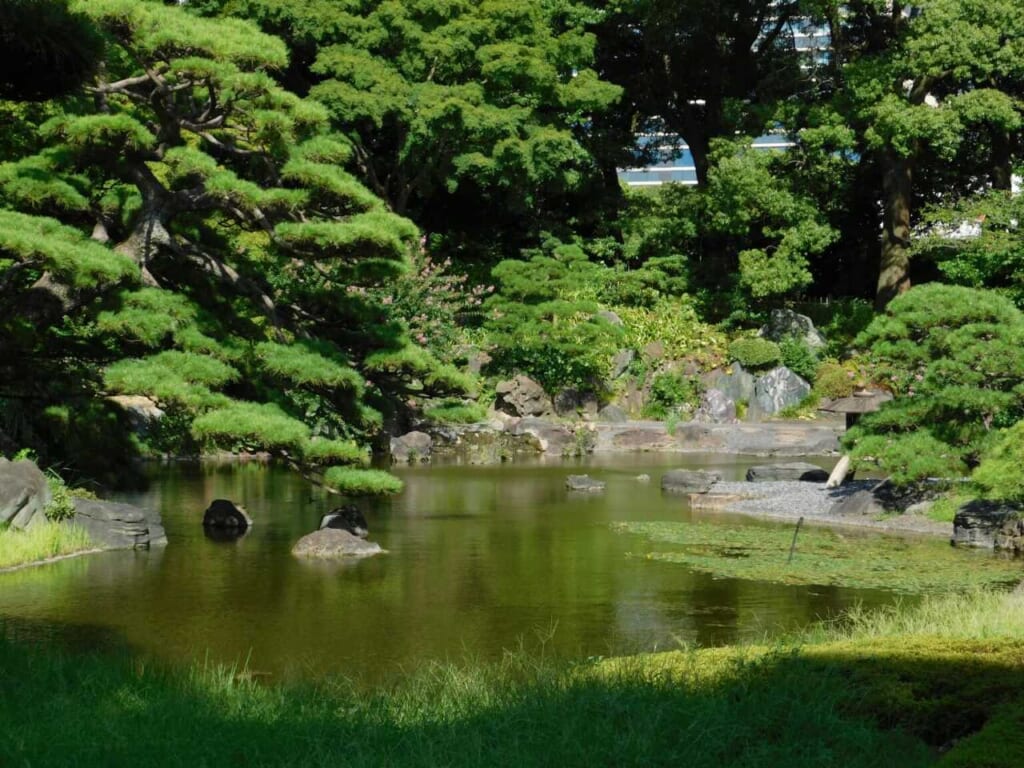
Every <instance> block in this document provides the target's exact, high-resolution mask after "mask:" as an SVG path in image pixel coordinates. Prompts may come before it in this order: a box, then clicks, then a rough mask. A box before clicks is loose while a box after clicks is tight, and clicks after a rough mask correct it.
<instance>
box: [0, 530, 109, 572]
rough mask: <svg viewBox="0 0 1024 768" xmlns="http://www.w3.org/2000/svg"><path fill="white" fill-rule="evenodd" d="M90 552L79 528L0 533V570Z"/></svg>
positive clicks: (86, 536) (87, 537)
mask: <svg viewBox="0 0 1024 768" xmlns="http://www.w3.org/2000/svg"><path fill="white" fill-rule="evenodd" d="M91 548H92V542H90V541H89V536H88V534H86V532H85V531H83V530H82V529H81V528H74V527H72V526H70V525H62V524H60V523H53V522H47V523H41V524H39V525H35V526H33V527H32V528H31V530H28V531H15V530H11V529H5V530H0V569H2V568H14V567H16V566H19V565H26V564H28V563H35V562H39V561H42V560H48V559H50V558H52V557H60V556H61V555H70V554H74V553H75V552H82V551H84V550H87V549H91Z"/></svg>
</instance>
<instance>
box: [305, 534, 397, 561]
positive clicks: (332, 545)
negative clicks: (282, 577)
mask: <svg viewBox="0 0 1024 768" xmlns="http://www.w3.org/2000/svg"><path fill="white" fill-rule="evenodd" d="M383 551H384V550H383V549H381V548H380V544H377V543H376V542H373V541H366V539H361V538H359V537H358V536H353V535H352V534H351V533H349V532H348V531H343V530H341V529H340V528H321V529H320V530H319V531H313V533H310V534H307V535H305V536H303V537H302V538H301V539H299V540H298V541H297V542H296V543H295V546H294V547H292V554H293V555H295V556H296V557H316V558H325V559H334V558H345V557H371V556H373V555H379V554H381V553H382V552H383Z"/></svg>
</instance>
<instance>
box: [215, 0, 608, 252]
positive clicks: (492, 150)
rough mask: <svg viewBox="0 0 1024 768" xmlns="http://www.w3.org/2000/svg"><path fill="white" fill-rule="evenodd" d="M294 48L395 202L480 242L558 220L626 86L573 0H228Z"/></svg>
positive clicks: (358, 167)
mask: <svg viewBox="0 0 1024 768" xmlns="http://www.w3.org/2000/svg"><path fill="white" fill-rule="evenodd" d="M222 12H224V13H231V14H234V15H240V16H244V17H246V18H253V19H257V20H258V21H259V22H260V23H261V24H262V25H263V27H264V29H267V30H272V31H274V32H275V33H279V34H281V35H282V36H283V37H284V38H285V39H286V40H288V42H289V45H290V46H291V48H292V50H293V51H294V52H295V55H296V64H295V66H293V68H292V70H291V72H290V75H289V77H290V78H291V79H290V81H289V82H291V83H292V84H293V87H296V88H303V87H308V88H310V93H311V94H312V95H313V96H314V97H315V98H317V99H318V100H319V101H321V102H322V103H323V104H324V105H326V107H327V108H328V110H329V113H330V116H331V120H332V125H333V126H334V127H335V129H336V130H338V131H340V132H342V133H343V134H344V135H345V136H346V137H347V138H348V139H349V141H350V142H351V146H352V151H353V157H352V167H353V168H354V169H355V171H356V172H357V173H358V175H359V177H360V179H361V180H362V181H363V182H364V183H365V184H366V185H367V186H368V187H369V188H370V189H371V190H372V191H373V192H374V193H376V194H377V195H379V196H380V197H381V198H383V199H384V200H386V201H387V202H388V204H389V206H390V207H391V209H392V210H393V211H395V212H397V213H401V214H404V215H408V216H410V217H411V218H413V220H415V221H416V222H417V223H418V224H419V225H420V226H421V227H423V228H424V229H426V230H427V231H428V232H431V233H442V232H443V233H447V234H448V237H449V239H450V240H453V241H455V242H466V241H467V240H468V241H469V245H470V246H472V247H475V248H489V247H490V248H494V247H498V248H499V249H500V248H501V246H502V245H503V241H510V243H509V244H508V245H507V246H506V247H505V248H504V250H505V251H506V252H509V253H515V252H516V250H517V249H518V247H519V245H521V244H522V243H524V242H529V238H530V237H531V236H533V237H536V235H537V233H538V232H539V231H540V230H541V229H542V228H543V227H544V226H545V225H547V226H549V227H554V226H563V225H564V224H565V223H566V222H565V219H566V218H568V217H571V216H572V215H573V205H572V204H573V202H574V201H575V203H576V209H577V210H578V209H584V210H585V207H586V206H585V205H584V204H582V201H581V198H580V195H581V193H582V192H583V191H585V190H586V189H587V184H588V182H589V180H590V179H591V178H592V177H593V176H595V174H596V173H597V168H596V166H595V164H594V162H593V159H592V158H591V156H590V155H589V153H588V152H587V151H586V150H585V149H584V147H583V146H582V144H581V139H583V138H584V136H585V134H586V132H587V128H588V124H589V121H590V118H591V115H592V114H593V113H594V112H595V111H599V110H602V109H604V108H606V107H607V106H608V105H609V104H611V103H612V102H614V101H615V99H617V98H618V95H619V89H618V88H617V87H616V86H614V85H611V84H609V83H606V82H602V81H601V80H600V79H599V78H598V77H597V75H596V74H595V73H594V71H593V70H592V69H591V68H590V67H591V63H592V59H593V49H594V45H595V39H594V36H593V34H591V33H589V32H587V31H586V29H585V28H586V25H587V23H588V22H590V21H591V20H592V19H593V18H594V13H593V12H591V11H588V10H587V9H586V8H584V7H583V6H581V5H580V4H578V3H576V2H574V1H573V0H555V1H553V2H547V1H545V2H541V1H539V0H429V1H426V0H424V1H423V2H395V1H394V0H387V1H384V2H382V1H381V0H365V1H363V2H353V3H345V4H338V3H329V2H312V3H293V2H288V1H287V0H228V1H227V2H226V3H224V4H223V9H222Z"/></svg>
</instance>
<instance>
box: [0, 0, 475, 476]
mask: <svg viewBox="0 0 1024 768" xmlns="http://www.w3.org/2000/svg"><path fill="white" fill-rule="evenodd" d="M72 8H73V9H75V10H78V11H80V12H82V13H84V14H87V15H88V16H89V17H90V18H91V19H92V20H93V21H94V23H95V24H96V25H97V26H98V27H100V28H101V29H102V30H103V31H104V33H105V35H106V36H107V57H106V61H105V63H104V64H103V65H102V67H101V68H100V71H99V74H98V76H97V77H96V79H95V81H94V82H93V83H92V84H91V85H90V86H89V87H88V88H87V92H88V94H87V96H83V97H80V98H78V99H75V100H72V101H70V102H68V103H67V104H66V105H65V107H64V108H63V109H59V110H55V111H56V114H55V115H54V116H53V117H51V118H50V119H48V120H47V121H46V122H44V123H42V124H41V125H40V126H39V127H38V142H39V143H38V146H37V147H36V151H35V152H34V153H32V154H28V155H27V156H22V157H18V158H14V159H11V160H10V161H9V162H6V163H4V164H2V165H0V200H2V203H3V205H4V206H5V207H6V208H8V209H9V210H8V211H4V212H2V213H0V216H2V220H0V291H2V294H3V295H2V299H3V301H4V303H5V305H6V306H8V307H10V308H11V309H12V311H9V312H5V313H4V317H3V319H2V320H0V324H2V327H0V360H3V361H5V363H4V367H5V369H6V370H5V371H4V374H5V375H4V377H3V378H4V380H5V384H6V387H7V389H8V391H7V392H6V395H7V396H8V397H14V398H22V399H25V400H27V402H29V403H31V404H32V406H31V408H29V409H27V410H26V411H25V412H26V413H29V412H31V413H32V414H36V415H38V414H42V418H52V417H54V415H55V414H56V415H57V416H58V417H60V418H64V419H65V420H67V419H68V418H71V416H69V415H68V412H67V410H66V409H65V410H63V411H61V412H60V413H58V412H57V411H54V410H53V409H52V408H50V409H49V410H47V408H48V406H52V405H54V404H55V403H56V402H59V401H66V400H67V399H68V394H69V391H70V392H79V393H80V394H82V395H84V396H85V399H86V400H87V401H88V400H89V399H90V398H89V396H90V395H92V394H94V393H97V392H99V393H120V394H126V395H135V394H141V395H149V396H151V397H153V398H154V399H156V400H157V401H158V403H160V405H161V406H163V407H165V408H167V409H170V410H172V411H174V412H175V413H177V414H180V415H181V416H182V418H183V419H184V420H185V421H186V423H188V422H190V423H191V437H192V438H193V439H195V440H198V441H202V442H206V443H210V444H215V445H221V446H227V447H240V446H241V447H246V448H249V449H262V450H270V451H272V452H274V453H276V454H278V455H280V456H283V457H285V458H287V459H289V460H291V461H293V462H294V463H295V464H296V465H299V466H302V467H311V466H316V465H321V466H322V465H328V464H337V465H349V464H358V463H360V461H361V460H363V459H364V458H365V453H364V450H363V449H362V448H361V447H360V446H359V445H358V442H359V441H360V440H361V439H362V438H364V437H365V435H366V434H367V433H368V432H372V431H375V430H377V429H379V427H380V419H381V415H380V413H379V411H378V410H376V409H375V408H374V407H372V404H375V405H377V406H381V405H382V404H384V403H385V402H386V400H387V398H388V396H389V395H391V396H395V395H399V394H401V393H403V392H405V391H409V390H414V391H417V392H424V393H430V392H438V393H446V392H452V391H461V390H462V389H463V388H464V387H465V386H466V385H467V381H466V380H465V378H464V377H462V376H460V375H459V374H458V373H457V372H456V371H454V370H452V369H449V368H446V367H444V366H441V365H439V364H437V363H436V361H434V360H433V359H432V358H430V356H429V355H428V354H426V353H425V352H424V351H423V350H421V349H418V348H415V347H413V346H411V345H410V343H409V341H408V339H407V338H406V334H405V329H404V328H403V327H401V326H400V325H398V324H395V323H393V322H388V319H387V317H388V316H387V315H386V313H385V311H384V309H383V308H382V307H380V306H379V305H376V304H375V303H374V302H373V301H372V300H371V299H370V298H369V294H368V293H367V292H366V291H365V288H366V287H368V286H373V285H375V284H377V283H378V282H380V281H382V280H386V279H388V278H389V277H393V276H395V275H398V274H400V273H401V272H402V271H403V270H404V269H405V268H406V264H407V260H408V255H409V253H410V249H411V248H412V247H413V245H414V244H415V242H416V238H417V234H418V233H417V231H416V228H415V227H414V226H413V225H412V223H411V222H409V221H408V220H406V219H403V218H401V217H399V216H397V215H395V214H393V213H391V212H390V211H388V210H387V207H386V205H385V204H384V203H383V202H382V201H381V200H380V199H378V198H377V197H375V196H374V195H373V194H372V193H371V192H370V191H369V190H367V189H366V188H365V187H364V186H363V185H361V184H360V183H359V182H358V181H357V180H356V179H355V178H353V177H352V176H351V175H349V174H348V173H346V172H345V171H343V170H342V165H343V164H344V163H345V162H346V161H348V160H349V158H350V157H351V154H352V151H353V150H352V145H351V143H350V142H349V141H347V140H346V139H345V137H343V136H340V135H334V134H332V133H331V132H330V130H329V123H330V117H329V114H328V111H327V110H326V109H325V108H324V107H323V106H322V105H320V104H319V103H316V102H314V101H311V100H308V99H302V98H300V97H298V96H296V95H294V94H292V93H290V92H288V91H286V90H284V89H283V88H282V87H280V86H279V85H278V84H277V83H276V82H275V80H274V78H273V77H271V73H272V72H275V71H280V70H283V69H284V68H285V67H286V66H287V64H288V53H287V49H286V47H285V45H284V44H283V43H282V42H281V41H280V40H278V39H276V38H274V37H271V36H268V35H266V34H263V33H261V32H259V30H258V29H257V28H256V27H255V26H254V25H252V24H251V23H249V22H245V21H241V20H235V19H223V20H212V19H203V18H197V17H195V16H193V15H190V14H188V13H186V12H185V11H184V10H182V9H180V8H176V7H166V6H164V5H162V4H160V3H150V2H134V1H133V0H89V2H79V3H76V4H74V5H73V6H72ZM87 232H91V237H89V238H87V237H86V236H85V233H87ZM71 347H74V349H73V350H72V349H71ZM66 357H73V358H74V359H75V360H77V361H86V363H85V364H84V365H83V366H82V370H80V371H77V372H76V373H75V376H74V378H75V380H76V381H77V382H80V383H78V385H77V386H75V387H73V386H72V384H71V382H70V381H68V377H67V376H66V375H63V372H62V370H61V359H62V358H66ZM47 365H49V366H50V367H51V371H50V373H51V374H52V375H46V374H43V372H42V371H41V368H40V367H42V366H47ZM95 370H100V371H101V377H100V378H97V379H93V380H90V374H91V373H92V372H93V371H95ZM16 427H17V425H11V424H8V425H6V428H7V429H14V428H16ZM367 473H370V474H367ZM326 479H327V482H328V483H329V484H330V485H333V486H335V487H337V488H339V489H342V490H357V489H358V488H360V487H365V486H366V485H367V484H370V485H375V484H377V483H378V481H379V477H377V476H375V475H373V474H372V471H370V470H361V469H355V470H353V469H350V468H348V467H342V466H336V467H333V468H332V469H329V470H328V471H327V473H326Z"/></svg>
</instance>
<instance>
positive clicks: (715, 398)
mask: <svg viewBox="0 0 1024 768" xmlns="http://www.w3.org/2000/svg"><path fill="white" fill-rule="evenodd" d="M693 420H694V421H702V422H705V423H709V424H732V423H733V422H734V421H736V401H734V400H732V399H731V398H730V397H729V396H728V395H726V394H725V392H723V391H722V390H720V389H715V388H712V389H708V390H705V392H704V394H703V395H701V398H700V407H699V408H698V409H697V412H696V413H695V414H694V416H693Z"/></svg>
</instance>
